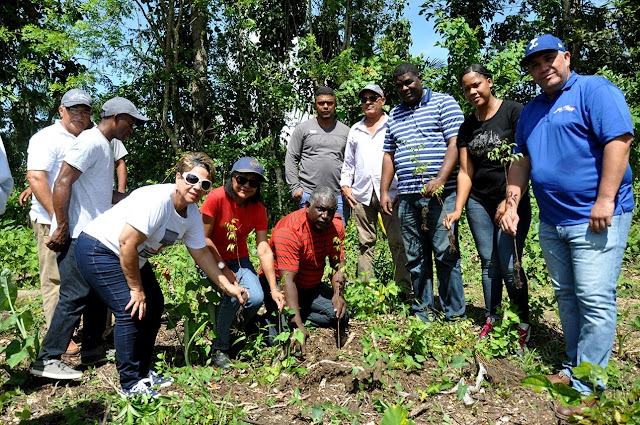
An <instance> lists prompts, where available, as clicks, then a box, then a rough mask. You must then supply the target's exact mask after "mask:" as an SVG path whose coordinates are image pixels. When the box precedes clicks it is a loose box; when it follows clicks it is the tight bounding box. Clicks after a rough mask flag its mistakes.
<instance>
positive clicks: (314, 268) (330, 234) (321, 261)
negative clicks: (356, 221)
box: [269, 208, 344, 289]
mask: <svg viewBox="0 0 640 425" xmlns="http://www.w3.org/2000/svg"><path fill="white" fill-rule="evenodd" d="M335 238H338V240H339V241H340V242H339V243H338V244H336V242H335V241H334V239H335ZM343 242H344V226H343V224H342V219H341V218H340V216H339V215H338V214H336V215H335V216H334V218H333V224H332V225H330V226H329V227H328V228H327V229H326V230H325V231H324V232H322V233H318V232H316V231H315V230H313V229H312V228H311V226H310V225H309V221H308V220H307V213H306V209H305V208H302V209H300V210H297V211H294V212H292V213H291V214H289V215H287V216H285V217H283V218H282V219H281V220H280V221H278V223H277V224H276V227H275V228H274V229H273V234H272V235H271V240H270V241H269V244H270V245H271V250H272V251H273V256H274V260H275V267H276V276H278V277H282V275H284V273H285V272H291V273H296V274H297V276H296V287H298V288H300V289H312V288H314V287H316V286H317V285H318V284H319V283H320V281H321V280H322V275H323V274H324V266H325V260H326V258H327V256H328V255H332V260H333V261H332V262H335V263H337V262H339V261H340V260H343V259H344V244H343Z"/></svg>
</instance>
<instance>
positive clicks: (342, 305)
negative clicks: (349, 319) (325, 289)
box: [331, 294, 347, 320]
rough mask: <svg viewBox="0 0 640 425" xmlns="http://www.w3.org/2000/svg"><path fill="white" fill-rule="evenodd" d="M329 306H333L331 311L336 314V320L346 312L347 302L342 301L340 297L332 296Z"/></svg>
mask: <svg viewBox="0 0 640 425" xmlns="http://www.w3.org/2000/svg"><path fill="white" fill-rule="evenodd" d="M331 304H333V311H334V312H335V313H336V317H337V318H338V320H340V319H342V318H343V317H344V315H345V313H346V312H347V302H346V301H345V300H344V298H343V297H342V295H340V294H333V297H332V298H331Z"/></svg>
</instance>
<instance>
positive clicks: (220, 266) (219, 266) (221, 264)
mask: <svg viewBox="0 0 640 425" xmlns="http://www.w3.org/2000/svg"><path fill="white" fill-rule="evenodd" d="M225 267H227V265H226V264H225V263H224V261H220V262H219V263H218V268H219V269H220V270H222V269H224V268H225Z"/></svg>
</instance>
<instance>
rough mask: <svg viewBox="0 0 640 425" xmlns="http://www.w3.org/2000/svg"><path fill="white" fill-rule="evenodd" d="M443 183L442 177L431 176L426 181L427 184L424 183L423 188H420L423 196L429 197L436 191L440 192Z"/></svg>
mask: <svg viewBox="0 0 640 425" xmlns="http://www.w3.org/2000/svg"><path fill="white" fill-rule="evenodd" d="M444 184H445V179H444V178H443V177H438V176H436V177H434V178H432V179H431V180H429V181H428V182H427V184H425V185H424V188H423V189H422V196H424V197H425V198H431V197H432V196H434V195H435V194H436V193H437V192H440V193H442V190H440V189H441V188H442V187H444Z"/></svg>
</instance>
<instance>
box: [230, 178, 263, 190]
mask: <svg viewBox="0 0 640 425" xmlns="http://www.w3.org/2000/svg"><path fill="white" fill-rule="evenodd" d="M235 179H236V182H237V183H238V184H239V185H240V186H244V185H245V184H247V183H249V186H251V187H252V188H254V189H255V188H256V187H258V186H260V180H254V179H248V178H246V177H245V176H235Z"/></svg>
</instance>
